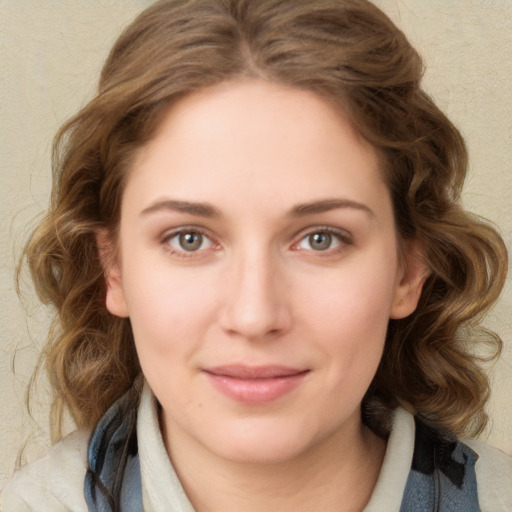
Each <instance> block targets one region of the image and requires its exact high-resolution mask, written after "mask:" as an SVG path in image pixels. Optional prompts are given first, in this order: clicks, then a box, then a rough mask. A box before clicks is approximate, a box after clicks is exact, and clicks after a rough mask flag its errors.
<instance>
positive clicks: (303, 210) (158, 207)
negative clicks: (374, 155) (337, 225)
mask: <svg viewBox="0 0 512 512" xmlns="http://www.w3.org/2000/svg"><path fill="white" fill-rule="evenodd" d="M340 208H353V209H355V210H360V211H362V212H365V213H367V214H368V215H370V216H373V215H374V213H373V211H372V210H371V209H370V208H368V206H366V205H365V204H363V203H358V202H357V201H352V200H350V199H323V200H320V201H312V202H310V203H302V204H298V205H297V206H294V207H293V208H292V209H291V210H290V213H289V216H291V217H303V216H306V215H315V214H318V213H324V212H328V211H330V210H336V209H340ZM159 211H173V212H179V213H187V214H189V215H194V216H197V217H206V218H218V217H220V216H221V213H220V211H219V210H217V208H215V207H214V206H212V205H211V204H209V203H196V202H191V201H178V200H175V199H162V200H159V201H156V202H154V203H153V204H151V205H150V206H148V207H147V208H145V209H144V210H142V212H141V215H147V214H150V213H154V212H159Z"/></svg>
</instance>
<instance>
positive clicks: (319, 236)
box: [309, 233, 332, 251]
mask: <svg viewBox="0 0 512 512" xmlns="http://www.w3.org/2000/svg"><path fill="white" fill-rule="evenodd" d="M331 239H332V237H331V235H329V233H315V234H313V235H310V237H309V243H310V244H311V247H312V248H313V249H314V250H315V251H323V250H325V249H329V247H330V245H331Z"/></svg>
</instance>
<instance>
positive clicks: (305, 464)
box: [165, 421, 386, 512]
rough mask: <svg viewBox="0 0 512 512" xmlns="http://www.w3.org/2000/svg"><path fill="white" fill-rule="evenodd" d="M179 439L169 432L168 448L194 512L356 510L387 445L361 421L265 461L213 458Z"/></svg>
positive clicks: (374, 478) (372, 483)
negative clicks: (279, 458)
mask: <svg viewBox="0 0 512 512" xmlns="http://www.w3.org/2000/svg"><path fill="white" fill-rule="evenodd" d="M165 437H168V436H165ZM180 437H181V436H180V433H179V432H176V431H174V430H173V432H172V436H171V439H173V441H174V442H173V443H172V444H171V446H170V445H169V443H168V442H166V445H167V451H168V452H169V454H170V456H171V460H172V461H173V464H174V466H175V469H176V471H177V473H178V476H179V478H180V481H181V483H182V485H183V488H184V489H185V492H186V493H187V496H188V497H189V499H190V501H191V503H192V505H193V506H194V508H195V510H196V511H197V512H230V511H238V510H243V511H244V512H263V511H265V512H267V511H268V510H279V511H283V512H288V511H290V512H292V511H293V512H310V511H316V510H336V511H345V512H349V511H350V512H356V511H357V512H360V511H361V510H363V509H364V507H365V505H366V504H367V503H368V501H369V499H370V496H371V493H372V491H373V488H374V487H375V484H376V482H377V478H378V475H379V472H380V467H381V465H382V461H383V458H384V454H385V448H386V445H385V442H384V441H383V440H382V439H380V438H379V437H377V436H375V434H373V433H372V432H371V431H370V430H369V429H367V428H366V427H364V426H363V425H362V424H361V422H360V421H357V422H355V423H354V424H353V425H349V426H348V427H347V428H346V429H344V430H343V432H341V431H340V432H336V433H335V434H333V435H332V436H330V437H328V438H326V439H323V440H322V441H320V442H318V443H316V444H315V446H314V447H312V448H309V449H307V450H306V451H304V452H303V453H301V454H300V455H298V456H296V457H294V458H293V459H292V460H286V461H279V462H273V463H265V464H260V463H257V464H254V463H240V462H233V461H229V460H226V459H223V458H220V457H216V456H215V455H214V454H211V453H210V452H208V451H206V450H205V449H204V448H203V447H202V446H200V445H198V444H197V443H195V442H193V441H192V442H190V440H189V441H188V442H187V441H186V440H184V439H183V438H181V439H180Z"/></svg>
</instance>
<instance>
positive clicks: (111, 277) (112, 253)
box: [96, 229, 129, 318]
mask: <svg viewBox="0 0 512 512" xmlns="http://www.w3.org/2000/svg"><path fill="white" fill-rule="evenodd" d="M96 244H97V246H98V253H99V257H100V262H101V266H102V267H103V275H104V276H105V284H106V288H107V293H106V297H105V306H106V307H107V309H108V311H110V313H112V314H113V315H115V316H119V317H122V318H126V317H128V316H129V315H128V306H127V304H126V297H125V293H124V288H123V280H122V276H121V266H120V264H119V261H118V257H117V255H116V250H115V248H114V243H113V241H112V238H111V237H110V235H109V233H108V232H107V230H105V229H102V230H99V231H97V232H96Z"/></svg>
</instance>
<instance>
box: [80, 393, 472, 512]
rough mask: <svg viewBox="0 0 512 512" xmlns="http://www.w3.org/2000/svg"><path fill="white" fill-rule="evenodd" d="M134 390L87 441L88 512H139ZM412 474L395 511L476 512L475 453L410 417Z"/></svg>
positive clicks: (116, 403) (140, 499)
mask: <svg viewBox="0 0 512 512" xmlns="http://www.w3.org/2000/svg"><path fill="white" fill-rule="evenodd" d="M137 410H138V391H136V390H135V389H132V390H130V391H128V392H127V393H126V394H125V395H124V396H122V397H121V398H120V399H119V400H117V401H116V402H115V403H114V404H113V405H112V407H110V409H109V410H108V411H107V412H106V413H105V415H104V416H103V418H102V419H101V420H100V422H99V423H98V425H97V427H96V429H95V430H94V432H93V435H92V437H91V440H90V442H89V450H88V464H89V468H88V470H87V473H86V477H85V482H84V491H85V500H86V503H87V506H88V509H89V511H91V512H92V511H94V512H114V511H120V510H122V511H123V512H141V511H143V510H144V509H143V505H142V486H141V476H140V463H139V455H138V449H137ZM415 423H416V437H415V443H414V454H413V460H412V466H411V470H410V472H409V477H408V479H407V484H406V487H405V492H404V496H403V499H402V505H401V508H400V512H479V511H480V507H479V505H478V494H477V484H476V473H475V463H476V460H477V458H478V456H477V455H476V453H475V452H474V451H473V450H471V449H470V448H469V447H468V446H466V445H465V444H463V443H461V442H460V441H457V440H455V439H452V440H450V439H446V438H444V437H443V436H442V435H441V434H440V433H439V432H438V431H436V430H435V429H433V428H431V427H428V426H427V425H425V424H424V423H422V422H421V421H420V420H418V419H415Z"/></svg>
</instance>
